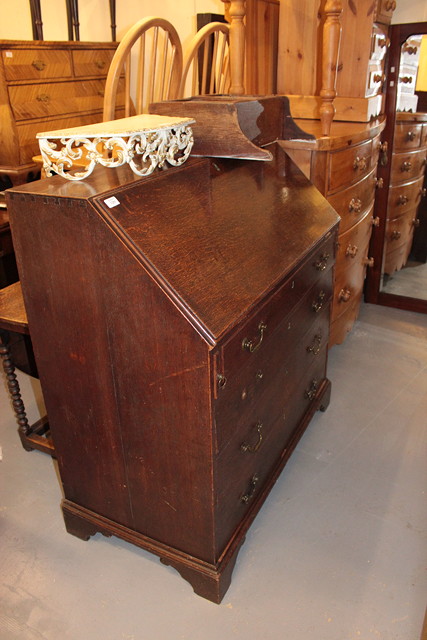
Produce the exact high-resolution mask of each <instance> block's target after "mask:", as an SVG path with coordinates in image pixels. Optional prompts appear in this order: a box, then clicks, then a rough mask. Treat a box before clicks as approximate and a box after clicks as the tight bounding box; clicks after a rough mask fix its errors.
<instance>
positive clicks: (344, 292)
mask: <svg viewBox="0 0 427 640" xmlns="http://www.w3.org/2000/svg"><path fill="white" fill-rule="evenodd" d="M368 248H369V241H368V243H367V244H366V245H365V246H362V245H360V246H359V250H358V253H357V256H356V258H355V259H354V261H352V263H351V264H349V265H347V266H346V268H345V269H342V270H341V271H338V270H337V272H336V278H335V287H334V297H333V302H332V312H331V321H332V322H333V321H335V320H336V319H337V318H338V317H339V316H340V315H341V314H342V313H344V312H345V310H346V308H347V307H350V306H351V305H352V304H353V302H354V300H356V299H358V298H359V297H360V295H361V294H362V291H363V284H364V280H365V275H366V259H367V255H368Z"/></svg>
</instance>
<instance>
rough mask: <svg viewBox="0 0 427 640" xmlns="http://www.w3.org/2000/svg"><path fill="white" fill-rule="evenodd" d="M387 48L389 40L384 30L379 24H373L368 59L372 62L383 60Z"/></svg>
mask: <svg viewBox="0 0 427 640" xmlns="http://www.w3.org/2000/svg"><path fill="white" fill-rule="evenodd" d="M389 46H390V40H389V37H388V34H387V31H386V28H385V27H383V26H381V25H379V24H374V25H373V28H372V48H371V58H370V59H371V60H372V61H374V60H376V61H382V60H384V58H385V55H386V53H387V49H388V47H389Z"/></svg>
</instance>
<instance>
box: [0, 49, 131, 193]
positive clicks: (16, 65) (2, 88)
mask: <svg viewBox="0 0 427 640" xmlns="http://www.w3.org/2000/svg"><path fill="white" fill-rule="evenodd" d="M116 46H117V45H116V44H114V43H104V42H96V43H95V42H94V43H89V42H86V43H85V42H45V41H41V42H38V41H28V42H27V41H16V40H2V41H0V113H1V145H0V178H1V177H2V176H3V178H2V181H3V183H4V185H5V186H9V185H10V183H13V184H19V183H22V182H26V181H27V180H28V179H29V178H31V177H33V176H34V173H35V171H36V165H35V164H34V162H33V161H32V158H33V156H35V155H37V154H38V153H39V147H38V142H37V140H36V134H37V133H39V132H40V131H52V130H55V129H63V128H67V127H74V126H78V125H80V124H91V123H93V122H99V121H101V120H102V108H103V96H104V86H105V79H106V76H107V72H108V68H109V65H110V62H111V59H112V57H113V55H114V51H115V49H116ZM117 115H118V117H120V112H118V114H117Z"/></svg>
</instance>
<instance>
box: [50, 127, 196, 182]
mask: <svg viewBox="0 0 427 640" xmlns="http://www.w3.org/2000/svg"><path fill="white" fill-rule="evenodd" d="M193 142H194V140H193V132H192V129H191V127H189V126H188V125H182V126H175V127H173V128H164V129H158V130H155V131H140V132H137V133H132V134H131V135H126V136H121V135H113V136H95V137H89V136H88V137H85V136H79V135H77V134H76V135H74V136H72V137H69V138H59V139H55V140H50V139H49V138H48V137H46V138H39V145H40V151H41V155H42V158H43V169H44V171H45V173H46V176H47V177H49V176H51V175H52V173H57V174H59V175H60V176H62V177H63V178H66V179H67V180H82V179H84V178H87V177H88V176H89V175H90V174H91V173H92V171H93V170H94V168H95V166H96V165H97V164H100V165H102V166H104V167H109V168H115V167H120V166H121V165H123V164H126V163H127V164H129V166H130V168H131V169H132V171H133V172H134V173H135V174H137V175H139V176H148V175H150V174H151V173H153V171H154V170H155V169H156V168H157V167H162V166H163V165H164V164H165V162H168V163H169V164H171V165H173V166H179V165H181V164H183V163H184V162H185V161H186V160H187V158H188V156H189V155H190V152H191V149H192V146H193Z"/></svg>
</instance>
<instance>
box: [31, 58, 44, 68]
mask: <svg viewBox="0 0 427 640" xmlns="http://www.w3.org/2000/svg"><path fill="white" fill-rule="evenodd" d="M31 64H32V66H33V67H34V69H37V71H43V69H45V68H46V62H44V61H43V60H33V62H32V63H31Z"/></svg>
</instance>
